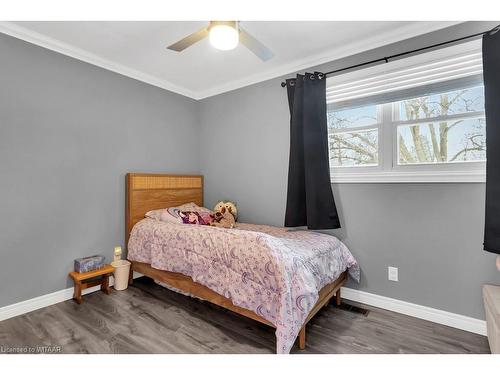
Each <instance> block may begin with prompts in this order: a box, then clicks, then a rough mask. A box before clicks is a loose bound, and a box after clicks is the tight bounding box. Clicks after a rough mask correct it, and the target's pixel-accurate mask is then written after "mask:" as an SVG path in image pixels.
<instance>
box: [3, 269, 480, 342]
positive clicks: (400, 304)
mask: <svg viewBox="0 0 500 375" xmlns="http://www.w3.org/2000/svg"><path fill="white" fill-rule="evenodd" d="M140 276H142V275H141V274H140V273H138V272H134V279H136V278H138V277H140ZM113 281H114V280H113V278H111V280H110V285H111V286H112V285H113ZM97 290H99V285H98V286H95V287H92V288H89V289H86V290H84V291H83V293H82V294H84V295H85V294H88V293H92V292H95V291H97ZM342 297H343V298H345V299H348V300H351V301H355V302H360V303H363V304H366V305H370V306H375V307H379V308H381V309H385V310H390V311H394V312H398V313H400V314H405V315H409V316H413V317H415V318H420V319H424V320H428V321H431V322H435V323H439V324H443V325H446V326H450V327H454V328H458V329H462V330H464V331H469V332H473V333H477V334H480V335H484V336H486V322H485V321H484V320H480V319H475V318H471V317H468V316H464V315H459V314H455V313H451V312H448V311H443V310H438V309H434V308H431V307H427V306H422V305H417V304H414V303H410V302H405V301H401V300H397V299H394V298H389V297H384V296H380V295H377V294H372V293H368V292H363V291H361V290H356V289H351V288H342ZM72 298H73V288H67V289H63V290H59V291H57V292H54V293H50V294H45V295H43V296H40V297H35V298H32V299H29V300H26V301H22V302H18V303H15V304H13V305H9V306H5V307H1V308H0V321H2V320H6V319H9V318H13V317H15V316H18V315H22V314H26V313H28V312H30V311H34V310H38V309H41V308H42V307H46V306H50V305H54V304H56V303H59V302H63V301H67V300H70V299H72Z"/></svg>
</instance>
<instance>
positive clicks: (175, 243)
mask: <svg viewBox="0 0 500 375" xmlns="http://www.w3.org/2000/svg"><path fill="white" fill-rule="evenodd" d="M128 259H130V260H134V261H138V262H144V263H149V264H151V266H152V267H153V268H157V269H160V270H165V271H170V272H178V273H182V274H184V275H187V276H190V277H191V278H192V279H193V280H194V281H195V282H197V283H200V284H202V285H205V286H206V287H208V288H210V289H212V290H213V291H215V292H217V293H219V294H221V295H223V296H224V297H226V298H229V299H230V300H231V301H232V303H233V304H234V305H236V306H240V307H243V308H246V309H248V310H251V311H253V312H255V313H256V314H257V315H259V316H261V317H263V318H264V319H266V320H268V321H270V322H271V323H273V324H274V325H275V326H276V338H277V344H276V345H277V353H289V352H290V349H291V348H292V346H293V344H294V342H295V339H296V337H297V335H298V333H299V331H300V328H301V327H302V324H303V323H304V321H305V319H306V318H307V316H308V314H309V312H310V311H311V309H312V308H313V306H314V305H315V303H316V302H317V300H318V292H319V291H320V290H321V288H322V287H324V286H325V285H326V284H328V283H331V282H333V281H334V280H335V279H337V278H338V277H339V276H340V274H341V273H342V272H344V271H345V270H346V269H349V274H350V276H351V277H352V278H354V279H355V280H358V281H359V267H358V264H357V262H356V260H355V259H354V257H353V256H352V254H351V253H350V251H349V250H348V249H347V247H346V246H345V245H344V244H343V243H342V242H341V241H340V240H338V239H337V238H336V237H334V236H330V235H326V234H321V233H316V232H311V231H296V230H288V229H286V228H278V227H271V226H265V225H253V224H242V223H237V226H236V227H235V228H233V229H225V228H215V227H210V226H203V225H187V224H176V223H168V222H162V221H158V220H154V219H149V218H146V219H143V220H141V221H140V222H138V223H137V224H136V225H135V226H134V228H133V229H132V233H131V236H130V240H129V243H128Z"/></svg>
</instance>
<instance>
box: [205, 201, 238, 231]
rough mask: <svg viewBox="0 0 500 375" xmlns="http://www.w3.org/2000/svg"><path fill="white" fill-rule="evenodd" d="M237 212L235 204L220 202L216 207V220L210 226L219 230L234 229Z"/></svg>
mask: <svg viewBox="0 0 500 375" xmlns="http://www.w3.org/2000/svg"><path fill="white" fill-rule="evenodd" d="M237 212H238V211H237V209H236V205H235V204H234V203H232V202H223V201H220V202H219V203H217V204H216V205H215V207H214V215H213V218H214V220H213V221H212V222H211V223H210V225H212V226H214V227H219V228H233V227H234V225H235V223H236V215H237Z"/></svg>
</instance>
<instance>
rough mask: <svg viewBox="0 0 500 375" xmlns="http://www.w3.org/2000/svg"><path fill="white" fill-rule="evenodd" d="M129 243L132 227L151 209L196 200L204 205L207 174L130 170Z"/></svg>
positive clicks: (126, 231)
mask: <svg viewBox="0 0 500 375" xmlns="http://www.w3.org/2000/svg"><path fill="white" fill-rule="evenodd" d="M125 199H126V203H125V205H126V209H125V246H127V244H128V238H129V235H130V232H131V230H132V227H133V226H134V225H135V224H136V223H137V222H138V221H139V220H142V219H143V218H144V214H145V213H146V212H148V211H151V210H157V209H160V208H166V207H173V206H179V205H181V204H183V203H189V202H194V203H196V204H197V205H199V206H203V176H196V175H172V174H151V173H127V176H126V198H125Z"/></svg>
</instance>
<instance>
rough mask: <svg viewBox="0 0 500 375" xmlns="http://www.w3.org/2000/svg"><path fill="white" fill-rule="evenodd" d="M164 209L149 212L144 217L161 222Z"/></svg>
mask: <svg viewBox="0 0 500 375" xmlns="http://www.w3.org/2000/svg"><path fill="white" fill-rule="evenodd" d="M163 211H164V209H163V208H162V209H160V210H152V211H148V212H146V213H145V214H144V217H149V218H150V219H155V220H160V217H161V213H162V212H163Z"/></svg>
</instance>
